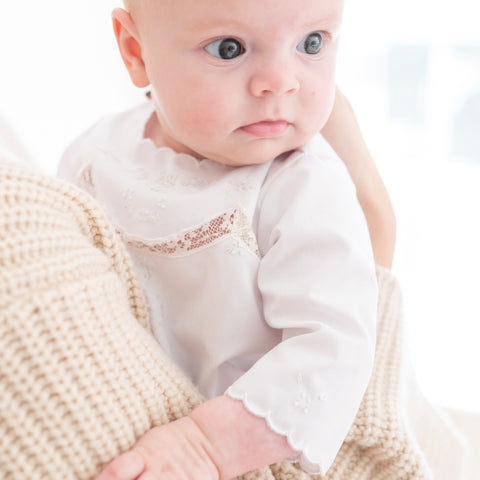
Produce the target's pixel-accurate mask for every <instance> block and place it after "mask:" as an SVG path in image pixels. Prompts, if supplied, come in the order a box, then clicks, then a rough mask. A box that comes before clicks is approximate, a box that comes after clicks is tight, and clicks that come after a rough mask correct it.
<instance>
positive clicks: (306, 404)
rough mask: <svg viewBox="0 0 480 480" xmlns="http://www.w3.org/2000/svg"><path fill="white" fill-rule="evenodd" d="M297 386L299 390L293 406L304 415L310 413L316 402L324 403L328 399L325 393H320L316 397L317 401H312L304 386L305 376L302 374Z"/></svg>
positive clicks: (299, 376)
mask: <svg viewBox="0 0 480 480" xmlns="http://www.w3.org/2000/svg"><path fill="white" fill-rule="evenodd" d="M297 385H298V389H297V392H296V396H295V399H294V400H293V406H294V407H295V408H297V409H298V410H300V411H301V412H302V413H304V414H308V413H310V408H311V407H312V405H313V404H314V402H315V401H321V402H323V401H325V400H326V399H327V396H326V395H325V394H324V393H319V394H317V395H315V399H312V398H311V397H310V396H309V395H308V393H307V391H306V390H305V387H304V386H303V375H302V374H301V373H299V374H298V375H297Z"/></svg>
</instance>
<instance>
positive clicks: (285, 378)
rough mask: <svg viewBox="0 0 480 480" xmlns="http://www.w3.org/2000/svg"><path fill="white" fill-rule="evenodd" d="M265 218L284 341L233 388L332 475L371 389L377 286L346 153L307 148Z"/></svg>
mask: <svg viewBox="0 0 480 480" xmlns="http://www.w3.org/2000/svg"><path fill="white" fill-rule="evenodd" d="M263 190H264V193H263V197H261V206H260V208H259V210H258V214H257V219H256V221H257V228H258V244H259V248H260V251H261V253H262V255H263V258H262V261H261V263H260V267H259V271H258V286H259V289H260V291H261V294H262V299H263V308H264V316H265V321H266V322H267V323H268V325H270V326H271V327H273V328H276V329H280V330H281V332H282V342H281V343H280V344H278V345H277V346H276V347H275V348H273V349H272V350H271V351H270V352H268V353H267V354H266V355H264V356H263V357H262V358H261V359H260V360H259V361H257V363H255V364H254V365H253V367H252V368H251V369H249V370H248V371H247V372H246V373H245V374H244V375H242V376H241V377H240V378H239V379H238V380H237V381H236V382H235V383H234V384H233V385H232V386H231V387H230V388H229V389H228V390H227V392H226V393H227V395H229V396H231V397H233V398H236V399H240V400H242V401H243V402H244V404H245V406H246V407H247V409H248V410H249V411H251V412H252V413H254V414H256V415H258V416H262V417H264V418H265V419H266V421H267V423H268V425H269V426H270V428H271V429H272V430H273V431H275V432H276V433H279V434H282V435H285V436H286V437H287V439H288V442H289V444H290V446H291V447H292V448H293V449H295V450H296V451H299V452H300V454H299V457H298V458H297V459H295V460H298V461H299V462H300V464H301V466H302V467H303V468H304V469H305V470H307V471H309V472H310V473H315V474H318V473H319V474H321V475H325V473H326V471H327V470H328V468H329V466H330V465H331V463H332V462H333V460H334V458H335V456H336V454H337V452H338V450H339V449H340V447H341V444H342V442H343V441H344V439H345V437H346V435H347V433H348V430H349V429H350V427H351V425H352V423H353V421H354V418H355V415H356V412H357V410H358V408H359V405H360V402H361V399H362V397H363V394H364V392H365V390H366V387H367V384H368V381H369V377H370V374H371V370H372V367H373V358H374V351H375V318H376V304H377V283H376V278H375V264H374V259H373V253H372V248H371V243H370V238H369V233H368V228H367V224H366V220H365V217H364V215H363V212H362V210H361V208H360V205H359V204H358V201H357V198H356V192H355V187H354V185H353V182H352V181H351V179H350V177H349V175H348V172H347V170H346V168H345V166H344V165H343V163H342V162H341V161H340V159H338V157H335V156H332V155H324V156H321V157H319V156H318V155H311V154H299V155H298V156H297V157H296V158H294V159H293V160H290V159H289V160H288V161H287V162H286V165H284V166H282V167H281V168H280V169H279V171H277V173H276V174H274V176H273V178H271V179H270V180H268V181H267V183H266V184H265V187H264V189H263Z"/></svg>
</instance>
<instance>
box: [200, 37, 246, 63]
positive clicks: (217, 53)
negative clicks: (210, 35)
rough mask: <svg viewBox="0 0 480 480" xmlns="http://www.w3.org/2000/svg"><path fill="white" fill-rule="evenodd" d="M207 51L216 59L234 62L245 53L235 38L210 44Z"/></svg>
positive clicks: (206, 48)
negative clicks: (233, 60) (234, 59)
mask: <svg viewBox="0 0 480 480" xmlns="http://www.w3.org/2000/svg"><path fill="white" fill-rule="evenodd" d="M205 50H206V51H207V52H208V53H209V54H210V55H213V56H214V57H217V58H221V59H223V60H232V59H233V58H236V57H238V56H240V55H242V53H244V52H245V49H244V48H243V45H242V44H241V43H240V42H239V41H238V40H236V39H235V38H220V39H219V40H215V41H214V42H212V43H209V44H208V45H207V46H206V47H205Z"/></svg>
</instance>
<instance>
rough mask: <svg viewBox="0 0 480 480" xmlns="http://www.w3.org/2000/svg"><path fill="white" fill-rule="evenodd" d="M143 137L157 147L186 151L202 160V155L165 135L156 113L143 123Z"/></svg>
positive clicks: (179, 151)
mask: <svg viewBox="0 0 480 480" xmlns="http://www.w3.org/2000/svg"><path fill="white" fill-rule="evenodd" d="M143 138H146V139H149V140H151V141H152V142H153V143H154V145H155V146H156V147H157V148H163V147H168V148H171V149H172V150H174V151H175V152H177V153H186V154H188V155H191V156H192V157H195V158H196V159H197V160H202V159H203V158H204V157H201V156H200V155H198V154H197V153H196V152H195V151H193V150H191V149H189V148H188V147H186V146H185V145H183V144H181V143H179V142H177V141H176V140H175V139H174V138H172V137H171V136H168V135H167V136H165V135H164V132H163V131H162V127H161V126H160V122H159V121H158V117H157V114H156V113H155V112H153V113H152V115H150V118H149V119H148V120H147V123H146V124H145V128H144V130H143Z"/></svg>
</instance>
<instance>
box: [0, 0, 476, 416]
mask: <svg viewBox="0 0 480 480" xmlns="http://www.w3.org/2000/svg"><path fill="white" fill-rule="evenodd" d="M239 1H240V0H239ZM260 1H261V0H260ZM119 3H120V2H119V0H118V1H114V0H82V1H81V2H71V1H68V0H52V1H43V2H39V1H38V0H15V1H8V2H7V1H6V0H2V8H1V9H0V59H1V63H0V122H1V123H3V125H4V126H5V125H9V126H11V127H13V130H14V131H15V132H16V134H17V136H18V137H19V138H20V139H21V144H22V145H23V146H24V147H25V156H26V157H29V158H30V159H31V160H32V161H34V162H35V163H36V164H37V166H39V168H41V169H42V170H44V171H45V172H47V173H52V174H53V173H54V172H55V168H56V163H57V161H58V158H59V157H60V155H61V152H62V151H63V150H64V148H65V147H66V146H67V145H68V143H69V142H70V141H71V140H72V139H73V138H74V137H75V136H76V135H78V134H79V133H81V132H82V131H83V130H84V129H85V128H87V127H88V126H89V125H91V124H92V123H93V122H94V121H95V120H97V119H98V118H99V117H100V116H102V115H104V114H107V113H110V112H114V111H118V110H121V109H124V108H126V107H128V106H130V105H132V104H134V103H136V102H138V101H140V100H141V99H142V92H140V91H137V90H135V89H134V87H132V86H131V85H130V81H129V79H128V76H127V74H126V72H125V70H124V68H123V65H122V63H121V61H120V57H119V55H118V53H117V51H116V45H115V42H114V37H113V34H112V29H111V20H110V12H111V10H112V8H113V7H115V6H118V5H119ZM298 3H299V6H301V1H300V0H299V2H298ZM477 5H479V3H478V0H456V1H455V2H452V1H451V0H448V1H447V0H403V1H402V2H399V1H390V0H350V1H349V2H348V1H347V7H346V17H345V25H344V33H343V38H342V45H341V51H340V59H339V67H338V81H339V84H340V86H341V87H342V89H343V90H344V91H345V93H346V94H347V96H348V97H349V98H350V100H351V102H352V104H353V106H354V108H355V110H356V112H357V116H358V118H359V121H360V124H361V126H362V130H363V132H364V135H365V137H366V139H367V143H368V145H369V147H370V150H371V152H372V154H373V155H374V158H375V159H376V161H377V164H378V167H379V169H380V172H381V174H382V176H383V178H384V180H385V182H386V184H387V187H388V189H389V190H390V192H391V196H392V199H393V202H394V205H395V209H396V214H397V221H398V242H397V252H396V258H395V263H394V272H395V273H396V275H397V276H398V277H399V279H400V281H401V284H402V288H403V292H404V302H405V318H406V324H407V332H408V338H409V343H410V346H411V350H412V352H411V353H412V360H413V363H414V367H415V370H416V372H417V376H418V380H419V382H420V386H421V388H422V389H423V391H424V393H425V394H426V395H427V397H428V398H429V399H430V400H431V401H432V402H434V403H436V404H441V405H445V406H449V407H454V408H463V409H468V410H473V411H476V412H480V386H479V384H480V380H479V378H480V375H479V368H480V348H479V344H480V326H479V325H480V301H479V298H480V279H479V275H480V148H479V140H478V139H479V138H480V108H479V103H478V98H479V95H480V28H479V26H478V25H479V23H480V7H479V6H477ZM475 101H476V103H475ZM475 105H476V107H475ZM459 119H460V120H459Z"/></svg>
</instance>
